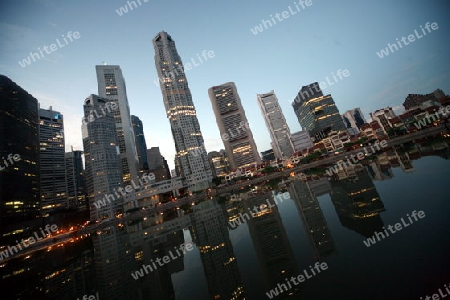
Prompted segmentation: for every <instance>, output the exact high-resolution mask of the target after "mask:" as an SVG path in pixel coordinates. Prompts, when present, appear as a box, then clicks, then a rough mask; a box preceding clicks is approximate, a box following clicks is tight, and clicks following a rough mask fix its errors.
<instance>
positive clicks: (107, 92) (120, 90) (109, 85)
mask: <svg viewBox="0 0 450 300" xmlns="http://www.w3.org/2000/svg"><path fill="white" fill-rule="evenodd" d="M95 68H96V70H97V82H98V95H99V96H100V97H103V98H106V99H108V100H109V101H113V102H116V103H117V105H118V106H117V109H116V110H114V111H113V115H114V120H115V123H116V134H117V143H118V144H117V145H118V146H119V151H120V163H121V168H122V180H123V183H124V184H129V183H130V182H131V180H132V179H136V178H137V177H138V174H139V162H138V157H137V152H136V143H135V141H134V133H133V127H132V125H131V116H130V107H129V105H128V98H127V91H126V87H125V79H124V78H123V75H122V70H121V69H120V66H114V65H101V66H95Z"/></svg>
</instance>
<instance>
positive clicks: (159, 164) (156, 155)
mask: <svg viewBox="0 0 450 300" xmlns="http://www.w3.org/2000/svg"><path fill="white" fill-rule="evenodd" d="M147 161H148V172H149V173H153V174H154V175H155V181H156V182H158V181H163V180H168V179H170V178H171V175H170V169H169V166H168V164H167V160H166V159H165V158H164V156H162V155H161V152H160V151H159V147H151V148H150V149H147Z"/></svg>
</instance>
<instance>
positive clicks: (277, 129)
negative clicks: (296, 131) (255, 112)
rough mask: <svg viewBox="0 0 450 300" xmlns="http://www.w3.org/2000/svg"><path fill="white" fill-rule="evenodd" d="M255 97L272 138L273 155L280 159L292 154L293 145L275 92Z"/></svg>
mask: <svg viewBox="0 0 450 300" xmlns="http://www.w3.org/2000/svg"><path fill="white" fill-rule="evenodd" d="M256 97H257V99H258V104H259V107H260V108H261V113H262V115H263V117H264V121H265V122H266V126H267V129H268V130H269V133H270V138H271V139H272V143H273V151H274V153H275V156H276V157H277V158H280V159H282V158H284V157H290V156H292V154H293V153H294V146H293V145H292V142H291V138H290V135H291V132H290V130H289V127H288V125H287V123H286V119H285V118H284V115H283V112H282V111H281V107H280V104H279V103H278V99H277V96H276V95H275V92H274V91H270V93H267V94H257V95H256Z"/></svg>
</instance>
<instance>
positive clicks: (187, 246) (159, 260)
mask: <svg viewBox="0 0 450 300" xmlns="http://www.w3.org/2000/svg"><path fill="white" fill-rule="evenodd" d="M173 248H174V249H175V252H176V253H177V255H173V253H172V250H169V255H170V256H169V255H165V256H164V257H163V258H160V257H158V258H157V259H156V262H157V263H158V265H159V266H160V267H162V266H164V264H168V263H169V262H170V261H171V260H175V259H177V258H179V257H181V256H182V255H184V254H186V253H187V251H192V250H193V249H194V246H193V244H192V243H186V244H181V245H180V246H179V247H173ZM180 251H181V252H180ZM150 263H151V264H150V265H142V268H140V269H139V270H138V271H135V272H134V273H131V277H133V278H134V280H138V279H139V278H141V277H144V275H146V274H148V270H150V272H153V271H154V270H156V269H157V268H158V266H157V265H156V263H155V262H154V261H153V259H151V260H150ZM144 271H145V274H144Z"/></svg>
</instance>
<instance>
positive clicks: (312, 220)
mask: <svg viewBox="0 0 450 300" xmlns="http://www.w3.org/2000/svg"><path fill="white" fill-rule="evenodd" d="M319 190H320V188H319ZM288 191H289V194H290V195H291V198H292V200H294V203H295V206H296V207H297V210H298V212H299V214H300V217H301V219H302V222H303V226H304V228H305V231H306V234H307V236H308V238H309V241H310V243H311V246H312V248H313V251H314V255H315V257H316V259H317V260H318V261H321V260H322V258H324V257H326V256H328V255H330V254H331V253H333V252H335V250H336V248H335V245H334V241H333V237H332V236H331V233H330V230H329V229H328V225H327V221H326V219H325V217H324V215H323V212H322V209H321V208H320V204H319V201H318V200H317V196H316V195H315V194H314V191H313V190H312V187H311V186H310V184H309V182H303V181H300V180H294V181H293V182H292V183H291V184H290V185H289V186H288Z"/></svg>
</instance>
